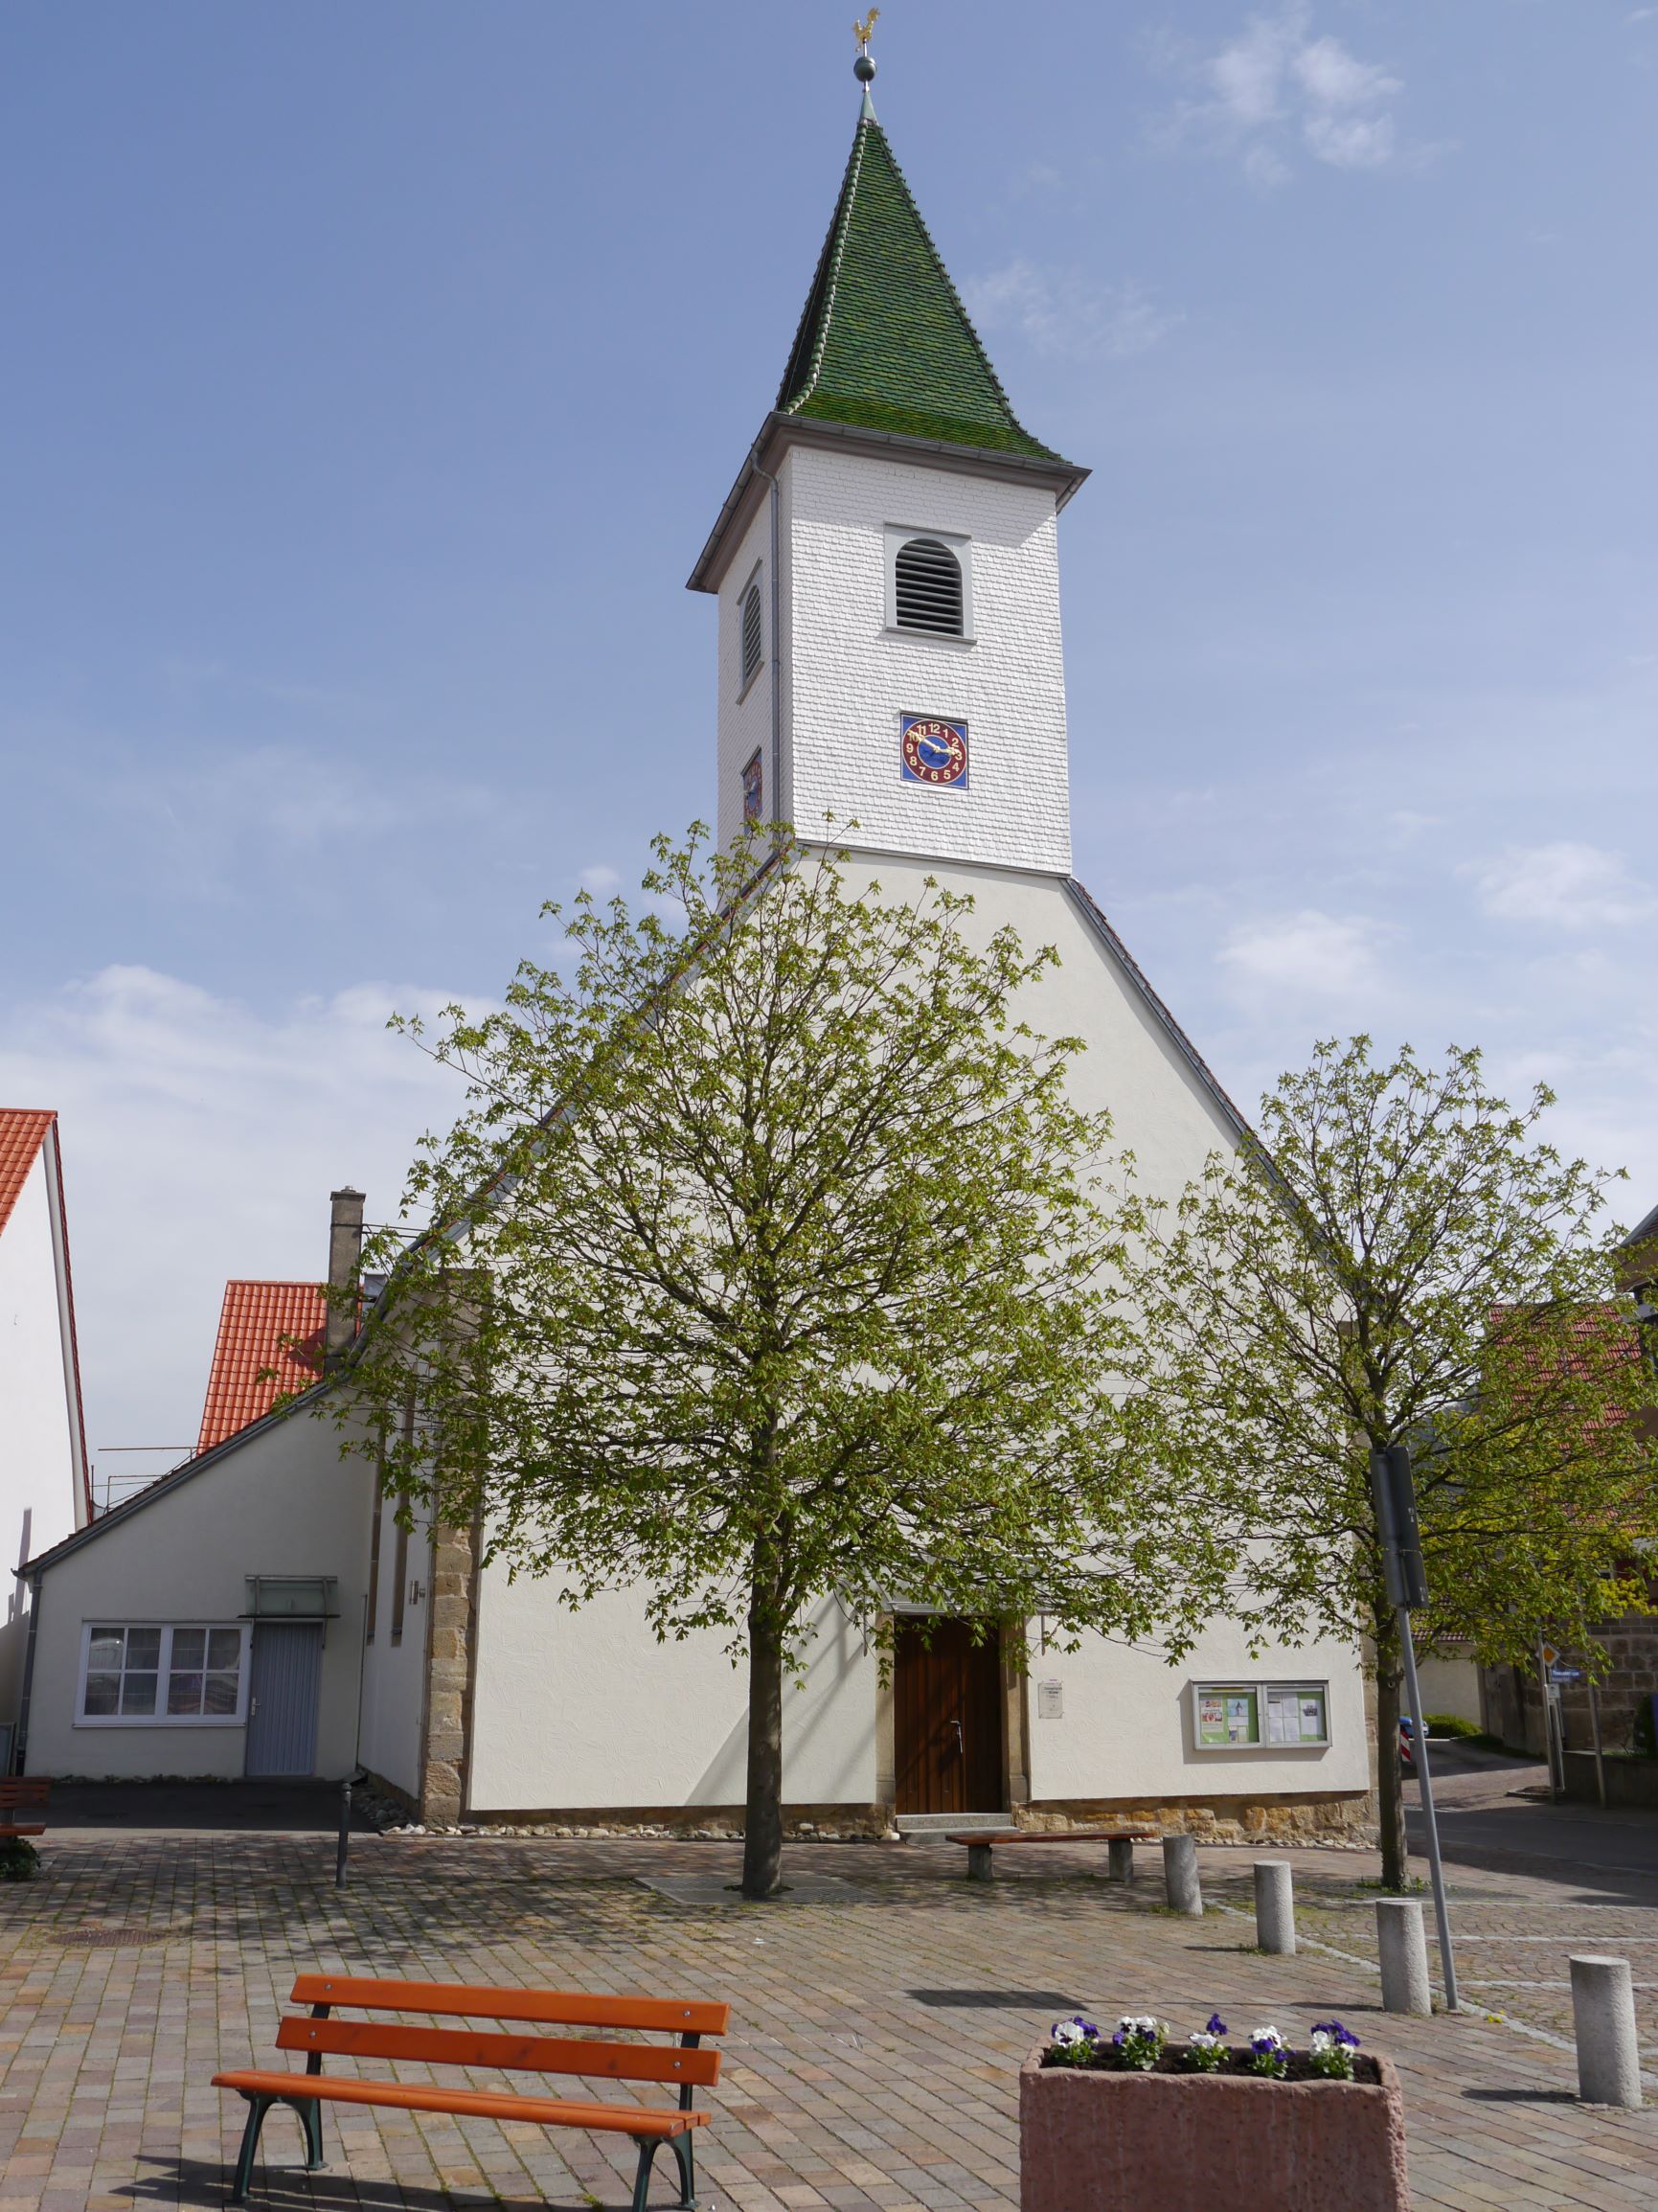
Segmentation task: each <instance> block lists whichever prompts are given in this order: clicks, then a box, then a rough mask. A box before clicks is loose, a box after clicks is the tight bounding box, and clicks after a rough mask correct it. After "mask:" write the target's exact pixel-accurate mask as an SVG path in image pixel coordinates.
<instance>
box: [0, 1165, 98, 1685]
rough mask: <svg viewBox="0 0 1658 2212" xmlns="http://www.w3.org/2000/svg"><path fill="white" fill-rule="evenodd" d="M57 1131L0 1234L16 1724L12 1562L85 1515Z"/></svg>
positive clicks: (3, 1541)
mask: <svg viewBox="0 0 1658 2212" xmlns="http://www.w3.org/2000/svg"><path fill="white" fill-rule="evenodd" d="M54 1146H55V1135H54V1134H53V1133H52V1132H49V1133H48V1135H47V1137H46V1139H45V1141H44V1142H43V1143H42V1145H41V1149H40V1151H39V1152H38V1153H37V1154H36V1155H35V1159H34V1165H33V1166H32V1167H31V1168H30V1170H29V1173H28V1176H27V1178H26V1180H25V1182H24V1185H23V1188H22V1190H21V1192H20V1193H19V1194H18V1197H17V1201H16V1203H15V1205H14V1206H13V1207H12V1210H11V1217H10V1219H9V1220H7V1222H6V1225H5V1228H4V1230H3V1231H0V1575H3V1576H4V1590H3V1596H4V1603H3V1604H0V1722H11V1721H14V1720H15V1719H16V1716H17V1699H18V1695H19V1691H20V1688H21V1683H22V1672H23V1649H24V1641H25V1635H26V1624H27V1617H28V1596H27V1590H26V1586H25V1585H23V1584H22V1583H20V1582H15V1581H13V1579H12V1575H11V1569H12V1568H13V1567H17V1566H21V1565H22V1564H23V1562H24V1561H25V1560H27V1559H30V1558H33V1557H34V1555H35V1554H37V1553H39V1552H43V1551H46V1550H48V1549H50V1547H51V1546H52V1545H53V1544H56V1543H57V1542H59V1541H60V1540H61V1539H63V1538H64V1537H66V1536H68V1535H70V1534H71V1532H72V1531H73V1530H74V1529H75V1528H77V1527H78V1526H79V1523H80V1521H81V1520H82V1519H83V1518H84V1506H83V1502H82V1498H81V1494H80V1489H79V1473H78V1468H79V1430H78V1419H79V1417H78V1411H77V1408H76V1406H75V1402H74V1378H73V1372H72V1371H71V1372H69V1373H67V1374H66V1372H65V1350H66V1346H67V1344H68V1341H69V1316H68V1311H67V1308H66V1304H65V1302H64V1299H63V1296H62V1279H61V1277H60V1273H59V1270H58V1267H57V1257H56V1251H55V1243H56V1240H55V1235H54V1222H55V1219H56V1213H57V1174H56V1166H57V1163H56V1152H55V1150H54Z"/></svg>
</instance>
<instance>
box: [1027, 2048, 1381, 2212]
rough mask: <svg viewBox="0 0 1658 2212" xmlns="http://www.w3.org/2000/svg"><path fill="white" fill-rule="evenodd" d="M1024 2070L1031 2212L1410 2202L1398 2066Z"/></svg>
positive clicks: (1366, 2207) (1217, 2210)
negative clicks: (1338, 2070) (1342, 2070)
mask: <svg viewBox="0 0 1658 2212" xmlns="http://www.w3.org/2000/svg"><path fill="white" fill-rule="evenodd" d="M1046 2047H1047V2046H1046V2044H1045V2043H1043V2044H1039V2045H1038V2046H1037V2048H1036V2049H1035V2050H1034V2051H1033V2052H1032V2054H1031V2056H1030V2057H1029V2058H1028V2059H1027V2060H1026V2061H1025V2064H1024V2065H1023V2066H1022V2067H1021V2068H1020V2070H1019V2203H1020V2212H1223V2208H1225V2207H1229V2206H1238V2207H1239V2208H1240V2212H1332V2207H1339V2208H1340V2212H1409V2207H1410V2201H1411V2200H1410V2189H1409V2185H1408V2183H1407V2182H1406V2179H1405V2122H1404V2106H1403V2103H1402V2101H1401V2099H1400V2096H1399V2084H1398V2076H1397V2073H1396V2072H1395V2071H1394V2068H1393V2066H1392V2065H1391V2064H1389V2062H1388V2061H1387V2060H1386V2059H1378V2060H1377V2061H1376V2066H1377V2070H1378V2072H1379V2074H1380V2076H1381V2079H1380V2080H1379V2082H1375V2083H1368V2082H1325V2081H1313V2082H1272V2081H1265V2080H1261V2079H1258V2078H1256V2077H1255V2076H1253V2075H1245V2074H1155V2073H1154V2074H1128V2073H1124V2074H1106V2073H1093V2072H1089V2071H1087V2070H1086V2069H1083V2068H1080V2067H1071V2066H1044V2065H1043V2064H1042V2063H1041V2061H1042V2052H1043V2051H1044V2050H1045V2049H1046Z"/></svg>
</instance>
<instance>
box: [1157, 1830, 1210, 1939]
mask: <svg viewBox="0 0 1658 2212" xmlns="http://www.w3.org/2000/svg"><path fill="white" fill-rule="evenodd" d="M1163 1881H1164V1886H1165V1888H1166V1889H1167V1891H1168V1893H1169V1905H1170V1911H1172V1912H1187V1913H1190V1914H1191V1915H1192V1918H1193V1919H1194V1920H1201V1919H1202V1917H1203V1891H1202V1889H1201V1887H1200V1886H1199V1884H1198V1880H1197V1845H1196V1844H1195V1843H1194V1842H1193V1841H1192V1837H1191V1836H1165V1837H1164V1838H1163Z"/></svg>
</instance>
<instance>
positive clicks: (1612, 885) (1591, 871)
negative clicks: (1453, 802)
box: [1462, 839, 1658, 929]
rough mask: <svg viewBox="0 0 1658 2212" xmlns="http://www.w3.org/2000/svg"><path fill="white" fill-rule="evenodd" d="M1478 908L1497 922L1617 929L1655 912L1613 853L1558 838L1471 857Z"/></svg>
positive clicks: (1657, 906) (1643, 888)
mask: <svg viewBox="0 0 1658 2212" xmlns="http://www.w3.org/2000/svg"><path fill="white" fill-rule="evenodd" d="M1462 873H1463V874H1464V875H1466V876H1471V877H1472V878H1473V879H1474V888H1475V894H1476V896H1477V898H1478V900H1479V902H1480V905H1481V907H1482V909H1483V910H1484V911H1485V912H1486V913H1487V914H1488V915H1490V916H1492V917H1493V919H1495V920H1497V921H1500V922H1537V923H1543V924H1554V925H1556V927H1558V928H1562V929H1597V928H1619V927H1622V926H1624V924H1628V923H1631V922H1642V921H1645V920H1647V918H1648V917H1649V916H1650V915H1652V914H1654V913H1658V898H1654V896H1653V894H1652V892H1651V890H1650V889H1649V888H1648V887H1647V885H1646V884H1644V883H1642V882H1641V881H1640V880H1639V879H1638V878H1635V877H1633V876H1631V875H1630V873H1629V870H1628V866H1627V864H1626V862H1625V861H1624V859H1623V857H1622V855H1619V854H1617V853H1607V852H1604V851H1602V850H1601V847H1600V846H1598V845H1582V844H1577V843H1574V842H1572V841H1571V840H1569V839H1567V840H1562V841H1561V842H1559V843H1557V844H1553V845H1510V847H1509V848H1508V849H1507V851H1506V852H1504V853H1502V854H1500V855H1498V856H1497V857H1496V858H1495V859H1493V860H1486V861H1478V862H1470V863H1469V864H1468V865H1467V866H1465V868H1464V869H1463V871H1462Z"/></svg>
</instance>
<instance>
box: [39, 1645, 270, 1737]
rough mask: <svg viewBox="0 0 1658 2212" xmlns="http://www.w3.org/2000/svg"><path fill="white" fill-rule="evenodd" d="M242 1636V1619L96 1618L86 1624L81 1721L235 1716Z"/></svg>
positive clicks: (237, 1706)
mask: <svg viewBox="0 0 1658 2212" xmlns="http://www.w3.org/2000/svg"><path fill="white" fill-rule="evenodd" d="M244 1644H245V1639H244V1637H243V1634H242V1630H241V1629H240V1628H239V1627H230V1626H224V1627H217V1628H216V1627H211V1626H208V1627H201V1628H175V1627H172V1626H163V1627H159V1628H157V1627H152V1626H149V1625H144V1626H138V1625H136V1624H132V1623H125V1622H109V1623H102V1622H100V1623H97V1624H95V1625H94V1626H93V1627H91V1628H89V1629H88V1630H87V1631H86V1678H85V1688H84V1690H83V1691H82V1694H81V1699H80V1719H81V1720H83V1721H114V1722H119V1721H163V1722H166V1721H182V1722H190V1721H235V1720H236V1718H237V1716H238V1711H239V1709H240V1704H241V1673H242V1664H243V1651H244Z"/></svg>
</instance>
